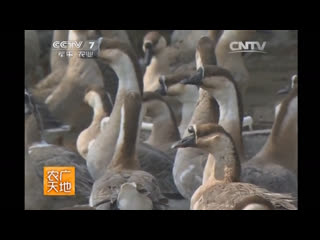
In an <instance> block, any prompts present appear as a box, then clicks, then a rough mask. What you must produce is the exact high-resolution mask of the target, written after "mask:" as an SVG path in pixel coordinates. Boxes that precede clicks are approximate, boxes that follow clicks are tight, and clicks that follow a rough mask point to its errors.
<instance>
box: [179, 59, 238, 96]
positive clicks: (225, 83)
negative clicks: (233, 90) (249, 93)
mask: <svg viewBox="0 0 320 240" xmlns="http://www.w3.org/2000/svg"><path fill="white" fill-rule="evenodd" d="M180 83H182V84H186V85H196V86H199V87H200V88H202V89H205V90H207V91H209V92H211V93H212V95H213V96H215V97H217V98H219V97H223V95H224V93H225V91H224V89H226V88H228V87H230V86H234V87H236V83H235V82H234V80H233V78H232V75H231V73H230V72H229V71H228V70H226V69H223V68H221V67H218V66H214V65H205V66H203V67H200V68H199V69H198V70H197V72H196V73H194V74H193V75H191V76H190V77H189V78H188V79H184V80H182V81H181V82H180Z"/></svg>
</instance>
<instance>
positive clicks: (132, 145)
mask: <svg viewBox="0 0 320 240" xmlns="http://www.w3.org/2000/svg"><path fill="white" fill-rule="evenodd" d="M202 32H203V31H202ZM257 32H258V30H208V31H206V32H205V35H202V36H200V37H199V38H195V39H196V41H193V44H189V45H188V44H185V45H183V44H182V43H181V42H180V43H176V44H171V45H168V43H167V41H166V39H165V38H164V37H163V36H162V35H161V34H160V33H159V32H154V31H152V32H148V33H147V34H146V35H145V37H144V39H143V45H142V46H141V47H142V49H143V52H144V59H143V61H141V59H140V60H139V59H138V57H137V55H136V53H135V51H134V50H133V48H132V44H131V42H130V40H129V38H128V37H127V36H126V35H125V34H123V32H120V33H118V34H115V35H114V34H112V31H111V30H69V31H68V30H55V31H54V35H53V41H63V40H77V41H87V40H92V39H94V40H97V39H98V44H99V49H98V52H97V58H96V59H83V58H79V57H77V56H74V57H70V58H68V59H67V58H61V57H58V56H57V52H56V51H52V52H51V56H50V66H51V73H50V74H49V75H48V76H46V77H45V78H44V79H42V80H41V81H39V82H37V83H34V82H31V81H27V80H25V85H26V88H25V209H63V210H113V209H118V210H152V209H154V210H166V209H174V208H173V207H172V204H173V203H175V204H176V205H179V204H180V203H181V204H183V203H187V207H185V209H190V210H278V209H279V210H294V209H297V158H298V157H297V134H298V133H297V131H298V129H297V98H298V96H297V87H298V77H297V75H294V76H292V85H291V88H290V89H287V91H286V92H288V91H289V93H288V94H287V95H285V96H284V98H283V100H282V102H281V103H280V104H279V105H278V106H277V108H276V117H275V121H274V124H273V127H272V131H271V134H270V135H269V137H268V139H267V141H266V143H265V145H264V146H263V148H262V149H261V150H260V151H259V152H258V153H257V154H256V155H255V156H254V157H253V158H251V159H245V156H244V146H243V142H242V126H243V119H244V116H243V110H242V109H243V105H242V102H243V99H242V96H244V95H245V94H246V90H247V87H248V81H249V72H248V70H247V68H246V66H245V64H244V60H243V56H242V54H241V53H235V54H229V51H230V49H229V44H230V42H232V41H247V40H250V39H252V37H253V36H254V34H257ZM191 34H195V35H196V34H198V33H197V30H193V31H191ZM75 51H76V50H75ZM74 55H76V54H74ZM190 56H191V57H190ZM288 77H291V76H288ZM284 92H285V91H282V93H284ZM141 129H148V131H149V132H150V135H149V136H148V138H147V139H146V140H145V141H144V142H143V141H141V133H142V131H141ZM44 166H75V168H76V194H75V196H71V197H67V196H66V197H48V196H44V195H43V186H42V184H43V183H42V182H43V180H42V178H43V167H44ZM176 209H183V208H182V207H180V208H179V207H177V208H176Z"/></svg>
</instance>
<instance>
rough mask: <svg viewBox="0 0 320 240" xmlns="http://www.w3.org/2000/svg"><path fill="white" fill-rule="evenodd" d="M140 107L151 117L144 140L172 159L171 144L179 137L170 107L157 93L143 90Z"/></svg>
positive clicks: (173, 152)
mask: <svg viewBox="0 0 320 240" xmlns="http://www.w3.org/2000/svg"><path fill="white" fill-rule="evenodd" d="M142 108H143V112H145V114H144V115H146V116H149V117H151V118H152V122H153V126H152V129H151V134H150V136H149V138H148V139H147V140H146V141H145V142H146V143H147V144H149V145H151V146H153V147H155V148H157V149H159V150H160V151H163V152H165V153H167V154H168V156H169V157H170V158H172V159H174V157H175V154H176V151H175V150H174V151H172V149H171V145H172V144H173V143H174V142H176V141H178V140H179V139H180V133H179V130H178V127H177V122H176V119H175V116H174V113H173V111H172V109H171V107H170V106H169V105H168V103H167V102H166V101H165V100H164V99H163V98H162V97H161V96H160V95H159V94H157V93H154V92H144V93H143V104H142Z"/></svg>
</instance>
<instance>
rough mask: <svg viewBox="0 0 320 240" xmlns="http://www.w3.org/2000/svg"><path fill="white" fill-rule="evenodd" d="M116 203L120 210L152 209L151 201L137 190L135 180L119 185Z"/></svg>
mask: <svg viewBox="0 0 320 240" xmlns="http://www.w3.org/2000/svg"><path fill="white" fill-rule="evenodd" d="M117 205H118V208H119V209H120V210H134V209H135V210H152V208H153V204H152V201H151V200H150V199H149V198H148V197H147V196H145V195H144V194H143V193H140V192H139V191H138V189H137V184H136V183H135V182H131V183H124V184H122V185H121V187H120V191H119V194H118V198H117Z"/></svg>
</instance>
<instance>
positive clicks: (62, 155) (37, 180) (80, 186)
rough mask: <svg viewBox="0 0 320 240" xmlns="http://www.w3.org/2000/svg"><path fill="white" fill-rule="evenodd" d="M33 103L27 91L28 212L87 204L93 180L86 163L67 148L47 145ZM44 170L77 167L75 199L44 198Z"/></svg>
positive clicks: (26, 192) (26, 161) (26, 160)
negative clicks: (47, 168)
mask: <svg viewBox="0 0 320 240" xmlns="http://www.w3.org/2000/svg"><path fill="white" fill-rule="evenodd" d="M33 102H34V101H33V98H32V96H30V94H29V93H28V91H26V94H25V106H26V109H25V112H26V114H28V117H26V118H25V209H60V208H63V207H71V206H74V205H76V204H87V203H88V202H89V196H90V191H91V187H92V184H93V180H92V179H91V177H90V175H89V173H88V170H87V167H86V164H85V161H84V159H82V158H81V157H80V156H79V155H78V154H76V153H73V152H70V151H68V150H66V149H65V148H62V147H59V146H56V145H51V144H47V143H46V142H45V141H44V139H43V136H42V135H43V132H42V131H41V130H42V129H41V120H40V116H39V115H38V114H39V113H38V111H37V106H36V105H35V104H34V103H33ZM32 119H33V120H32ZM44 166H75V168H76V195H75V196H68V197H45V196H43V186H42V185H43V167H44Z"/></svg>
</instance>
